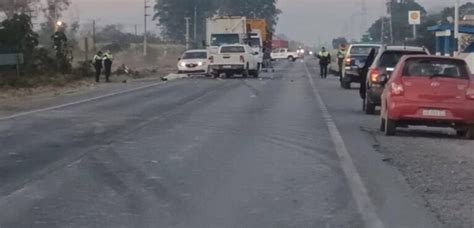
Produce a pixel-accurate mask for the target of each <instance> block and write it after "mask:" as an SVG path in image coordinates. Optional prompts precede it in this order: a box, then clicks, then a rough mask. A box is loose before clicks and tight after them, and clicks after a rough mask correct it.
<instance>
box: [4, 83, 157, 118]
mask: <svg viewBox="0 0 474 228" xmlns="http://www.w3.org/2000/svg"><path fill="white" fill-rule="evenodd" d="M164 83H166V82H157V83H153V84H149V85H146V86H140V87H137V88H133V89H128V90H123V91H119V92H115V93H109V94H105V95H101V96H97V97H92V98H88V99H84V100H79V101H74V102H71V103H66V104H62V105H56V106H51V107H47V108H41V109H35V110H31V111H26V112H19V113H16V114H13V115H10V116H5V117H0V121H2V120H11V119H14V118H18V117H22V116H27V115H31V114H36V113H40V112H46V111H51V110H56V109H60V108H66V107H69V106H74V105H79V104H83V103H87V102H91V101H97V100H101V99H104V98H108V97H113V96H116V95H121V94H126V93H131V92H135V91H138V90H142V89H146V88H150V87H154V86H158V85H162V84H164Z"/></svg>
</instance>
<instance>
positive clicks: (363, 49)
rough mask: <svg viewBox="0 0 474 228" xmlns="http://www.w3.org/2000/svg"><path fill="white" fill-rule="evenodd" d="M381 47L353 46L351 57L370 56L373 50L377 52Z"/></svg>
mask: <svg viewBox="0 0 474 228" xmlns="http://www.w3.org/2000/svg"><path fill="white" fill-rule="evenodd" d="M379 48H380V47H378V46H352V48H351V52H350V54H351V55H369V54H370V51H371V50H372V49H375V51H376V52H377V51H378V49H379Z"/></svg>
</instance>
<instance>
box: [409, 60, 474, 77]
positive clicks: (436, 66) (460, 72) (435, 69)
mask: <svg viewBox="0 0 474 228" xmlns="http://www.w3.org/2000/svg"><path fill="white" fill-rule="evenodd" d="M468 72H469V71H468V70H467V65H466V62H464V61H462V60H455V59H423V58H416V59H409V60H407V61H406V63H405V68H404V69H403V76H406V77H410V76H417V77H444V78H466V79H467V78H469V73H468Z"/></svg>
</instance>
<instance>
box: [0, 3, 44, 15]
mask: <svg viewBox="0 0 474 228" xmlns="http://www.w3.org/2000/svg"><path fill="white" fill-rule="evenodd" d="M38 3H39V0H1V1H0V11H2V12H3V13H4V14H5V16H6V17H7V18H13V16H14V15H16V14H29V13H30V12H31V11H32V10H33V8H34V7H35V5H36V4H38Z"/></svg>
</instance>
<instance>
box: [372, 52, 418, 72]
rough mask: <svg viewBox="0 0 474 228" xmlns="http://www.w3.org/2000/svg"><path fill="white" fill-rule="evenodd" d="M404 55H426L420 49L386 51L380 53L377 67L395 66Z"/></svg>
mask: <svg viewBox="0 0 474 228" xmlns="http://www.w3.org/2000/svg"><path fill="white" fill-rule="evenodd" d="M404 55H426V52H422V51H386V52H384V53H383V54H382V56H381V57H380V61H379V67H384V68H385V67H392V68H393V67H395V66H396V65H397V64H398V62H399V61H400V59H401V58H402V57H403V56H404Z"/></svg>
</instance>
